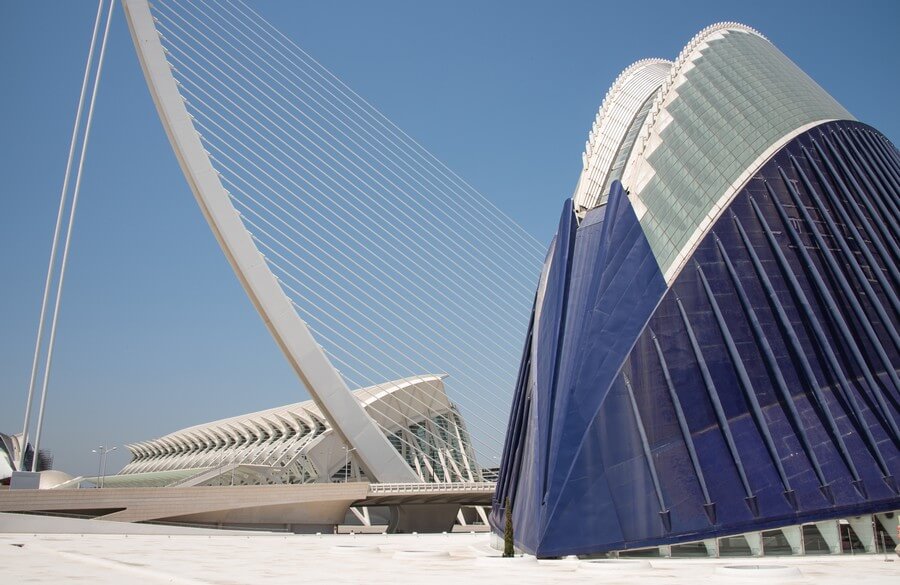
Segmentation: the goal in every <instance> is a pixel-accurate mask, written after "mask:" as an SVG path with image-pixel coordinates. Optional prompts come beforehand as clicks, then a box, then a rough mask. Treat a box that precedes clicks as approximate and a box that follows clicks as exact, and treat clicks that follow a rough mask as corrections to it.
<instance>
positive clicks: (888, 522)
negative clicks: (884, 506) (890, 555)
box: [875, 510, 900, 545]
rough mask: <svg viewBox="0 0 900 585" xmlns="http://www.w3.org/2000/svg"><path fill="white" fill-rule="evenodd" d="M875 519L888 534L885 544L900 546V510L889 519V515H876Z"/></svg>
mask: <svg viewBox="0 0 900 585" xmlns="http://www.w3.org/2000/svg"><path fill="white" fill-rule="evenodd" d="M875 518H876V519H877V520H878V522H880V523H881V526H882V527H884V530H885V532H887V538H885V544H894V545H898V544H900V539H898V536H900V533H898V532H897V530H898V525H900V510H898V511H895V512H894V513H893V514H891V516H890V517H888V515H887V514H875Z"/></svg>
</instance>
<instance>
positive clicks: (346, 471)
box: [341, 445, 356, 483]
mask: <svg viewBox="0 0 900 585" xmlns="http://www.w3.org/2000/svg"><path fill="white" fill-rule="evenodd" d="M341 448H342V449H343V450H344V483H347V476H349V475H350V469H349V466H350V451H356V447H353V448H352V449H348V448H347V445H344V446H343V447H341Z"/></svg>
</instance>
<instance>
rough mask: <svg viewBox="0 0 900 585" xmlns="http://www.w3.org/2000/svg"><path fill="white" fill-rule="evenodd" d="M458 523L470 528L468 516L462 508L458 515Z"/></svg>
mask: <svg viewBox="0 0 900 585" xmlns="http://www.w3.org/2000/svg"><path fill="white" fill-rule="evenodd" d="M456 521H457V522H459V525H460V526H468V524H467V523H466V515H465V514H463V511H462V507H460V509H459V512H457V513H456Z"/></svg>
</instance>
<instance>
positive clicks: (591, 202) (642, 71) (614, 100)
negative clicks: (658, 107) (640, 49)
mask: <svg viewBox="0 0 900 585" xmlns="http://www.w3.org/2000/svg"><path fill="white" fill-rule="evenodd" d="M671 66H672V62H671V61H666V60H665V59H642V60H640V61H637V62H636V63H632V64H631V65H630V66H628V67H627V68H626V69H625V70H624V71H622V73H620V74H619V76H618V77H617V78H616V80H615V81H614V82H613V84H612V86H610V88H609V90H608V91H607V93H606V96H605V97H604V98H603V102H602V103H601V105H600V109H599V110H598V111H597V116H596V118H595V120H594V124H593V125H592V127H591V131H590V133H589V134H588V140H587V143H586V144H585V149H584V154H583V155H582V162H583V169H582V172H581V176H580V177H579V179H578V185H577V186H576V188H575V194H574V195H573V197H572V201H573V203H574V206H575V209H576V210H582V209H591V208H593V207H596V206H597V205H599V204H600V203H601V202H602V199H603V197H605V195H606V191H607V190H608V189H607V183H608V175H609V173H610V171H611V169H612V166H613V164H614V162H615V161H616V158H617V156H618V154H619V151H620V150H621V149H622V148H623V147H624V145H623V140H625V138H626V134H627V133H628V132H629V130H630V129H631V127H632V124H634V123H635V117H636V116H638V114H639V113H640V112H641V110H642V109H643V106H644V104H645V103H646V101H647V100H648V99H649V98H650V97H651V96H653V95H654V94H655V92H656V91H657V90H658V89H659V87H660V85H662V83H663V81H664V80H665V78H666V76H667V74H668V72H669V69H670V68H671ZM638 123H640V121H638ZM626 154H627V153H626Z"/></svg>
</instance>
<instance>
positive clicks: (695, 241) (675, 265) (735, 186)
mask: <svg viewBox="0 0 900 585" xmlns="http://www.w3.org/2000/svg"><path fill="white" fill-rule="evenodd" d="M833 121H834V120H833V119H828V120H816V121H814V122H809V123H808V124H804V125H803V126H800V127H799V128H796V129H794V130H792V131H791V132H788V133H787V134H785V135H784V136H782V137H781V138H780V139H779V140H778V141H776V142H774V143H772V144H771V145H770V146H769V148H767V149H766V150H765V151H763V153H762V154H760V155H759V156H758V157H757V158H756V160H755V161H753V163H752V164H751V165H750V166H748V167H747V168H746V169H744V172H743V173H741V174H740V175H739V176H738V177H737V178H736V179H735V180H734V182H733V183H732V184H731V186H730V187H728V189H726V190H725V192H724V193H722V196H721V197H719V200H718V201H716V203H715V204H713V206H712V208H710V210H709V212H708V213H707V214H706V217H705V218H704V219H703V221H702V222H700V224H699V225H698V226H697V228H696V229H695V230H694V233H693V234H691V237H690V238H688V241H687V242H686V243H685V245H684V247H682V248H681V251H680V252H679V253H678V255H677V256H675V259H674V260H673V261H672V264H671V265H670V266H669V269H668V270H667V271H666V273H665V274H664V275H663V276H664V277H665V279H666V285H667V286H672V283H673V282H675V279H676V278H678V275H679V274H681V271H682V269H683V268H684V267H685V265H686V264H687V261H688V260H689V259H690V258H691V256H693V254H694V251H695V250H696V249H697V246H699V245H700V242H701V241H703V238H705V237H706V234H707V233H708V232H709V230H711V229H712V227H713V226H714V225H715V224H716V222H717V221H718V220H719V217H721V215H722V213H723V212H724V211H725V210H726V209H728V206H729V205H731V202H732V201H733V200H734V198H735V197H736V196H737V194H738V193H739V192H740V191H741V189H743V188H744V186H745V185H746V184H747V182H748V181H750V179H752V178H753V176H754V175H756V173H757V172H758V171H759V169H761V168H762V167H763V165H765V164H766V163H767V162H769V159H771V158H772V157H773V156H775V155H776V154H777V153H778V151H779V150H781V149H782V147H784V145H786V144H787V143H788V142H790V141H791V140H793V139H794V138H796V137H797V136H800V135H801V134H803V133H804V132H806V131H807V130H811V129H812V128H815V127H816V126H819V125H821V124H825V123H827V122H833ZM629 199H631V202H632V205H641V206H643V203H640V200H639V199H638V197H637V196H634V195H631V194H630V193H629Z"/></svg>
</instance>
